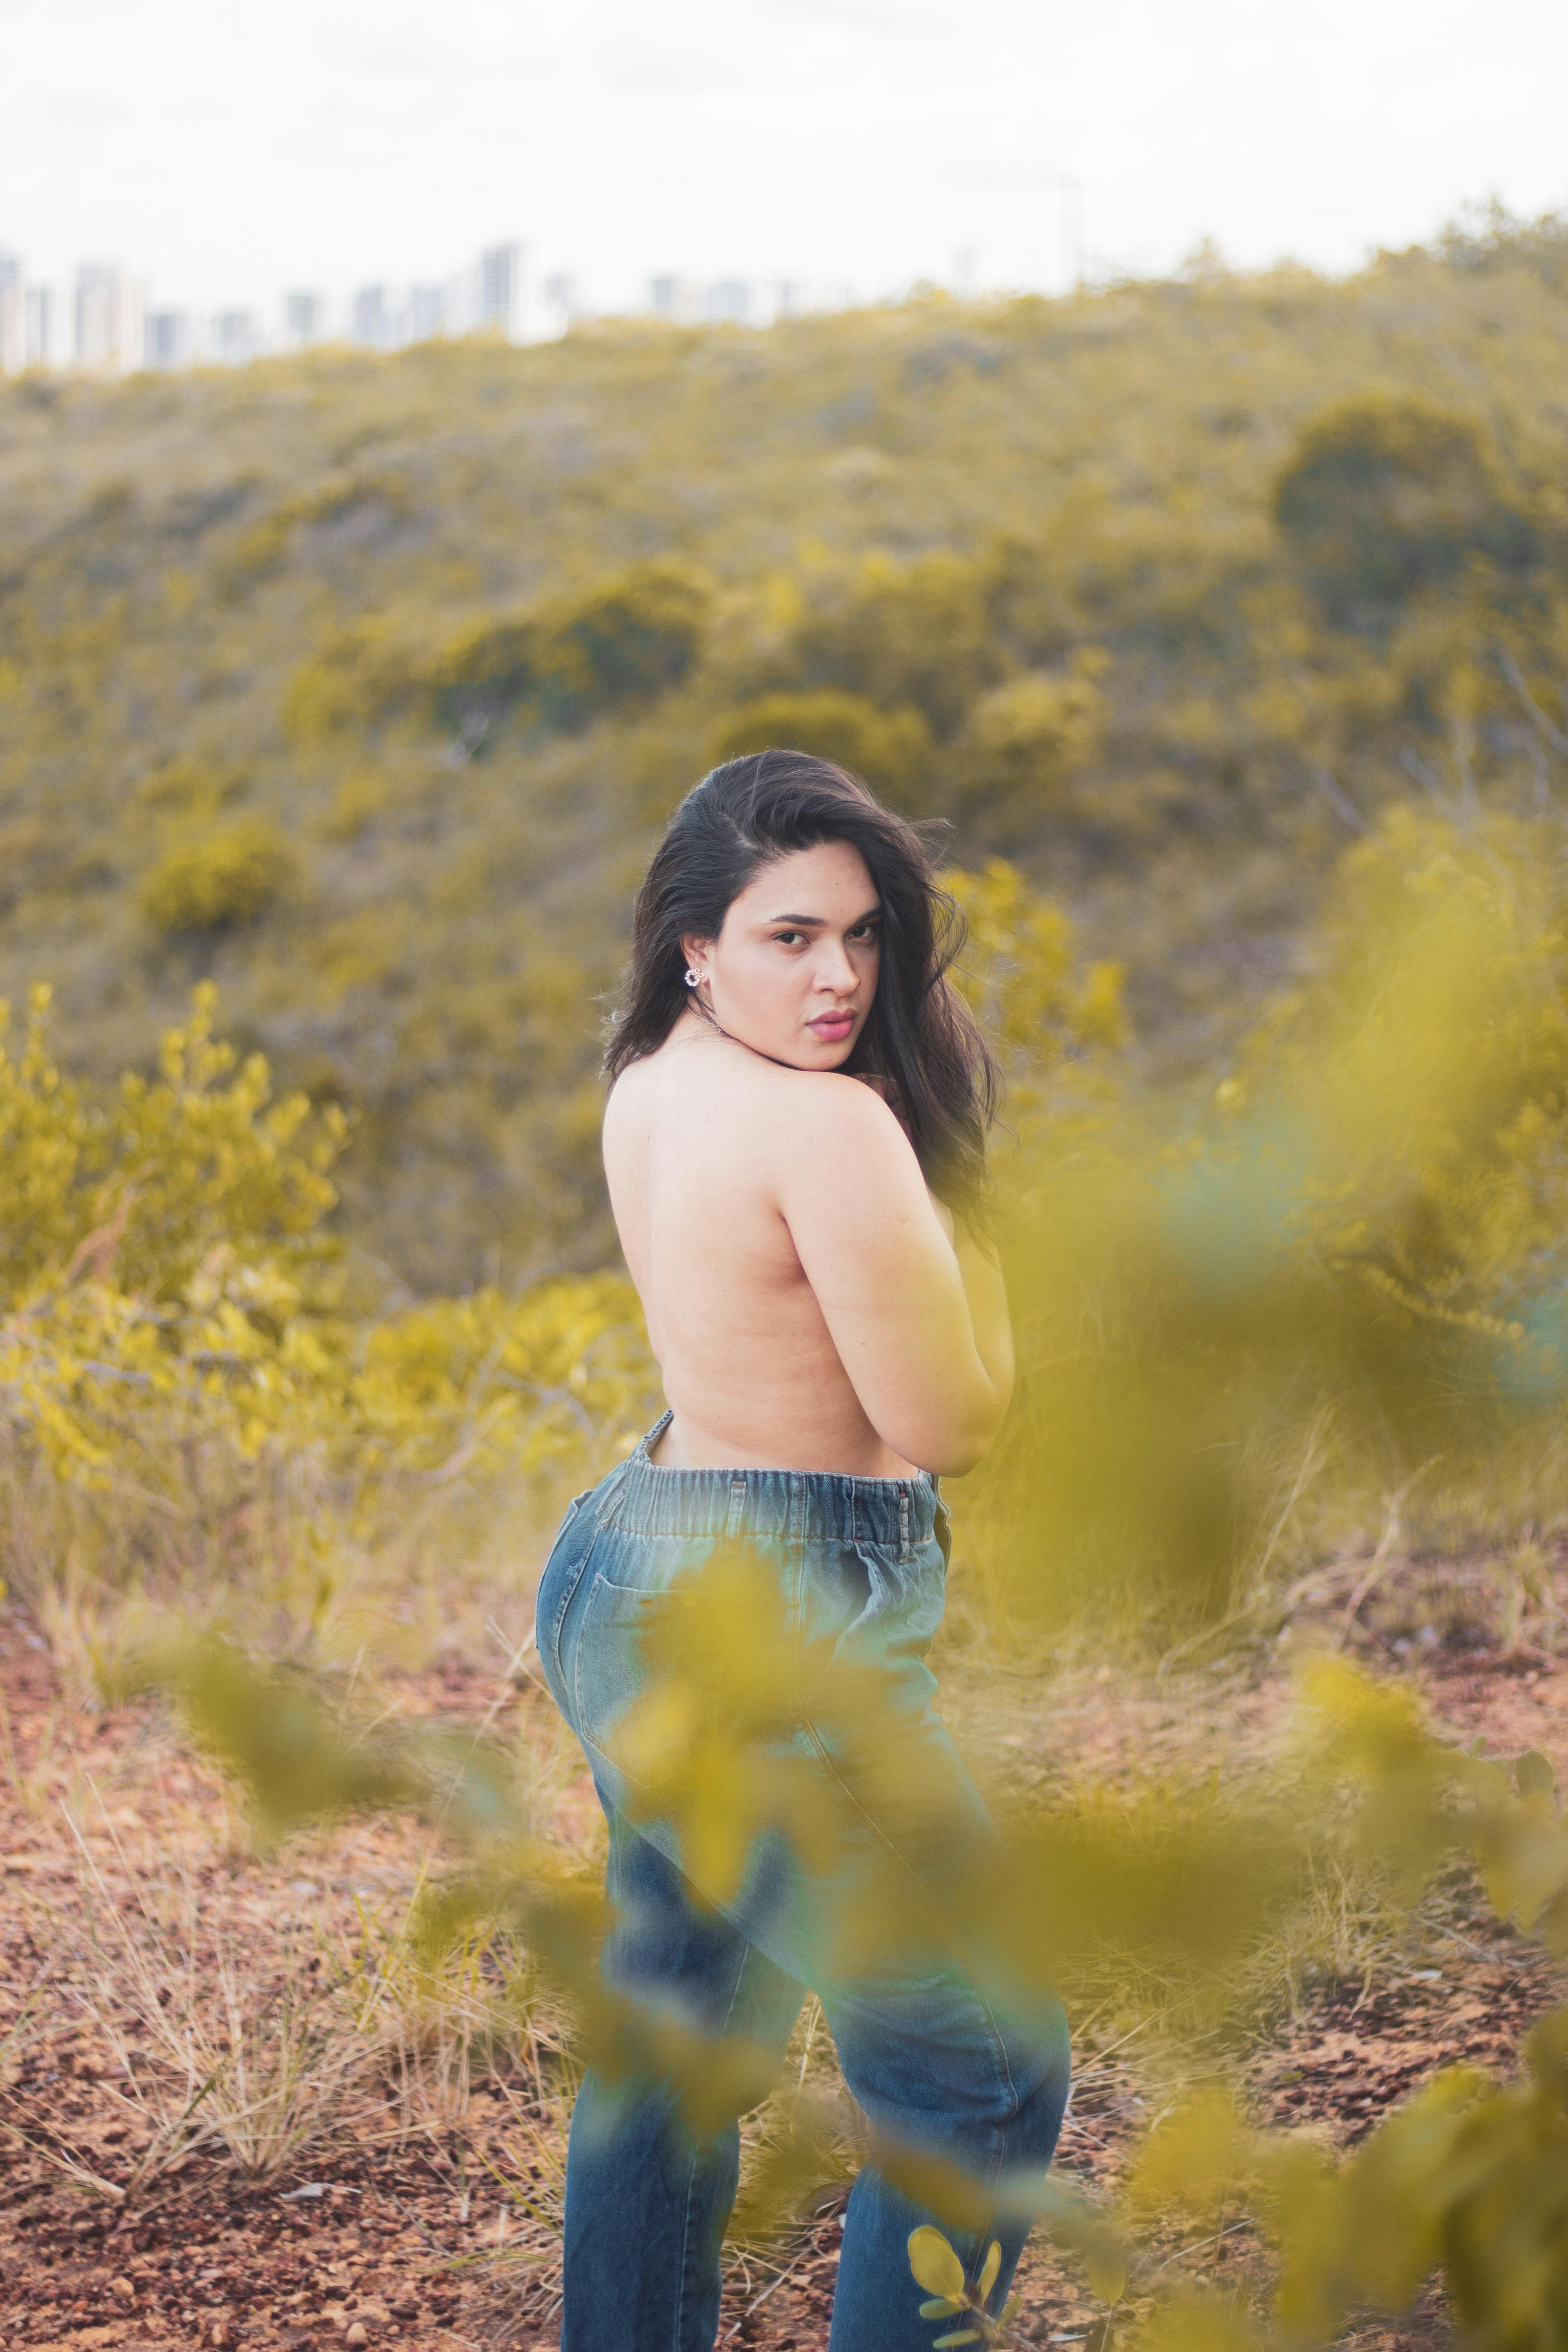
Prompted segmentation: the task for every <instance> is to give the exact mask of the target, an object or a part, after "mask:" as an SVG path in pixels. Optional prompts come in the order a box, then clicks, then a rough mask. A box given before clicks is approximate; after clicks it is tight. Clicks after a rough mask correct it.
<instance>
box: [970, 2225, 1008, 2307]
mask: <svg viewBox="0 0 1568 2352" xmlns="http://www.w3.org/2000/svg"><path fill="white" fill-rule="evenodd" d="M1001 2267H1002V2242H1001V2240H1000V2239H999V2238H993V2239H992V2241H991V2251H990V2252H989V2253H988V2254H987V2255H986V2257H985V2261H984V2264H983V2266H982V2268H981V2273H980V2284H979V2287H978V2288H977V2289H976V2294H977V2297H978V2300H979V2301H980V2302H982V2303H984V2301H985V2299H986V2297H987V2296H988V2295H989V2294H990V2293H991V2290H992V2288H993V2287H994V2285H995V2284H996V2273H997V2272H998V2271H999V2270H1000V2269H1001Z"/></svg>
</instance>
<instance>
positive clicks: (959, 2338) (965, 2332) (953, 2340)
mask: <svg viewBox="0 0 1568 2352" xmlns="http://www.w3.org/2000/svg"><path fill="white" fill-rule="evenodd" d="M979 2341H980V2330H979V2328H978V2327H958V2328H955V2329H954V2330H953V2332H952V2335H951V2336H938V2337H937V2339H936V2352H942V2347H943V2345H944V2344H978V2343H979Z"/></svg>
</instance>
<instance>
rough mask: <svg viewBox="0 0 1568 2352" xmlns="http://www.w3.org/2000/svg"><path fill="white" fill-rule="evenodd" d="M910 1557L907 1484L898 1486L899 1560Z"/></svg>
mask: <svg viewBox="0 0 1568 2352" xmlns="http://www.w3.org/2000/svg"><path fill="white" fill-rule="evenodd" d="M911 1557H912V1554H911V1553H910V1490H909V1488H908V1487H907V1486H900V1488H899V1558H900V1560H904V1559H910V1558H911Z"/></svg>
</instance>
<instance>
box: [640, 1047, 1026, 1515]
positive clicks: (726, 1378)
mask: <svg viewBox="0 0 1568 2352" xmlns="http://www.w3.org/2000/svg"><path fill="white" fill-rule="evenodd" d="M604 1143H605V1171H606V1174H607V1177H608V1180H609V1189H610V1200H611V1205H612V1207H613V1209H614V1212H615V1217H616V1226H617V1229H618V1231H619V1234H620V1239H621V1246H622V1249H623V1250H624V1252H625V1254H626V1263H627V1265H628V1266H629V1268H630V1270H631V1275H632V1279H633V1281H634V1282H635V1283H636V1285H637V1292H638V1295H639V1296H640V1297H641V1299H642V1303H643V1309H644V1313H645V1315H646V1317H647V1327H648V1336H649V1339H650V1340H651V1342H652V1345H653V1349H654V1353H655V1355H656V1356H657V1358H658V1362H659V1366H660V1369H661V1370H662V1372H663V1375H664V1387H665V1394H666V1396H667V1398H668V1402H669V1403H670V1406H671V1407H672V1409H673V1412H674V1420H673V1422H672V1424H671V1426H670V1428H669V1430H668V1432H667V1433H666V1436H665V1438H664V1440H663V1441H662V1443H661V1445H660V1447H659V1449H658V1460H659V1461H660V1463H661V1464H663V1465H666V1466H669V1467H687V1466H689V1467H734V1468H739V1469H760V1468H775V1469H794V1470H806V1471H828V1472H834V1471H837V1472H840V1473H845V1474H848V1475H856V1476H862V1477H900V1476H907V1475H909V1473H910V1470H911V1468H915V1467H921V1468H935V1469H947V1468H952V1467H958V1468H966V1467H968V1466H969V1456H970V1451H971V1449H970V1447H969V1445H968V1443H967V1440H966V1439H965V1438H964V1436H963V1433H962V1432H960V1433H958V1434H957V1435H955V1434H953V1430H954V1428H955V1427H956V1423H954V1412H955V1399H956V1400H957V1407H956V1409H957V1410H958V1412H959V1417H960V1419H961V1420H962V1417H963V1412H964V1411H965V1410H970V1408H969V1406H968V1394H969V1391H977V1390H978V1389H979V1388H984V1389H985V1390H986V1392H987V1395H988V1396H989V1392H990V1388H991V1381H990V1380H989V1378H988V1375H987V1373H986V1371H985V1370H984V1367H983V1366H982V1364H981V1362H980V1360H979V1357H978V1354H977V1350H976V1343H975V1339H974V1335H973V1326H972V1320H971V1315H970V1311H969V1302H968V1299H967V1297H966V1296H965V1290H964V1280H963V1273H962V1272H961V1270H960V1266H959V1263H958V1259H957V1257H956V1256H955V1254H954V1249H953V1244H952V1239H951V1238H950V1230H951V1220H950V1219H946V1218H945V1213H943V1212H942V1211H941V1210H940V1209H939V1208H938V1206H937V1204H936V1203H935V1202H933V1201H932V1200H931V1195H930V1193H929V1192H927V1190H926V1187H925V1183H924V1181H923V1179H922V1178H921V1173H920V1169H919V1166H918V1163H917V1162H916V1160H915V1157H914V1153H913V1151H912V1150H911V1149H910V1145H909V1142H908V1140H907V1139H906V1138H905V1136H904V1134H903V1132H902V1130H901V1129H900V1126H899V1124H898V1121H897V1120H896V1119H895V1118H894V1117H893V1114H892V1112H891V1111H890V1110H889V1108H888V1107H887V1105H886V1104H885V1103H884V1102H882V1101H881V1100H880V1099H879V1097H878V1096H876V1095H875V1094H874V1093H873V1092H872V1091H871V1090H870V1089H869V1088H868V1087H865V1086H863V1085H861V1084H860V1083H859V1081H858V1080H857V1079H855V1078H850V1077H845V1076H841V1075H839V1074H837V1073H836V1072H828V1071H811V1070H800V1069H794V1068H790V1067H786V1066H780V1065H779V1064H776V1063H774V1062H772V1061H770V1060H768V1059H767V1058H766V1057H765V1056H763V1055H760V1054H756V1053H753V1052H752V1051H751V1050H750V1049H749V1048H747V1047H746V1046H744V1045H741V1044H739V1043H738V1042H737V1041H735V1040H733V1039H731V1038H729V1037H726V1036H723V1035H721V1034H715V1033H714V1032H713V1031H712V1030H711V1029H710V1028H708V1027H706V1026H704V1024H701V1023H700V1021H699V1020H698V1019H697V1018H696V1016H695V1015H690V1014H689V1015H688V1016H686V1018H684V1019H683V1020H682V1021H680V1022H679V1023H678V1024H677V1026H676V1028H675V1030H674V1031H673V1033H672V1034H671V1035H670V1037H669V1039H668V1041H667V1043H666V1044H665V1045H663V1046H662V1047H661V1048H660V1049H659V1051H658V1053H656V1054H652V1055H648V1057H647V1059H646V1060H644V1061H640V1062H637V1063H635V1064H633V1065H632V1066H631V1067H630V1068H628V1069H627V1070H626V1072H625V1073H624V1075H623V1076H622V1077H621V1078H620V1080H619V1081H618V1082H617V1084H616V1087H615V1089H614V1091H613V1093H612V1095H611V1097H610V1102H609V1106H608V1109H607V1111H606V1114H605V1137H604ZM944 1223H945V1225H946V1227H947V1228H948V1230H944ZM1009 1370H1010V1366H1009ZM1003 1402H1005V1394H1004V1397H1003ZM991 1418H992V1425H994V1415H993V1416H992V1417H991ZM989 1435H990V1428H989V1427H987V1428H986V1429H985V1431H984V1436H983V1437H982V1439H981V1441H980V1444H979V1446H978V1447H977V1448H976V1449H974V1454H975V1458H977V1454H978V1452H979V1451H983V1450H984V1443H985V1442H986V1440H988V1438H989ZM939 1457H941V1458H939Z"/></svg>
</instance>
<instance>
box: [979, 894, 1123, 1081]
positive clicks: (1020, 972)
mask: <svg viewBox="0 0 1568 2352" xmlns="http://www.w3.org/2000/svg"><path fill="white" fill-rule="evenodd" d="M942 885H943V887H944V888H946V889H947V890H949V891H950V892H951V893H952V897H953V898H956V900H957V901H958V904H959V907H960V908H961V909H962V910H963V919H964V922H965V925H966V926H967V930H968V937H967V939H966V940H965V942H964V949H963V955H962V956H961V957H960V959H959V961H958V964H957V965H956V967H955V969H954V972H953V978H954V980H955V981H956V982H957V983H958V987H959V989H960V991H961V992H962V993H963V996H964V997H965V998H966V999H967V1001H968V1003H969V1004H970V1006H971V1007H972V1009H973V1012H974V1013H975V1015H976V1017H977V1018H978V1019H979V1021H980V1024H981V1025H982V1027H983V1028H984V1032H985V1034H986V1036H987V1037H988V1038H989V1039H990V1040H991V1041H992V1043H993V1044H994V1046H995V1048H996V1051H997V1053H998V1055H999V1056H1000V1058H1001V1061H1002V1064H1003V1067H1004V1069H1005V1071H1006V1073H1007V1076H1008V1079H1009V1082H1010V1084H1011V1085H1012V1087H1014V1089H1015V1091H1016V1090H1017V1088H1019V1087H1025V1088H1027V1087H1029V1086H1031V1085H1033V1084H1037V1082H1038V1081H1039V1080H1040V1079H1041V1078H1043V1077H1044V1076H1047V1074H1048V1073H1049V1072H1050V1071H1051V1070H1052V1069H1054V1068H1055V1067H1056V1066H1057V1065H1058V1063H1059V1062H1061V1061H1062V1060H1064V1059H1066V1058H1068V1057H1076V1056H1079V1055H1083V1054H1085V1053H1087V1052H1089V1051H1092V1050H1093V1049H1094V1048H1096V1047H1102V1046H1113V1045H1121V1043H1122V1042H1123V1040H1124V1038H1125V1035H1126V1021H1125V1017H1124V1014H1123V1012H1122V1005H1121V986H1122V978H1123V975H1122V971H1121V965H1120V964H1116V963H1093V964H1090V965H1089V969H1088V970H1087V971H1080V970H1079V966H1078V963H1077V960H1076V958H1075V955H1074V951H1073V938H1072V926H1071V924H1070V923H1069V922H1068V919H1067V917H1066V916H1065V915H1064V914H1063V913H1062V912H1061V910H1060V908H1058V907H1053V906H1052V905H1051V904H1050V902H1049V901H1048V900H1047V899H1044V898H1037V897H1036V895H1035V893H1034V892H1033V891H1032V890H1031V889H1030V888H1029V886H1028V884H1027V882H1026V880H1025V878H1024V877H1023V875H1022V874H1020V872H1019V871H1018V868H1017V867H1016V866H1012V865H1009V864H1008V862H1007V860H1006V859H1005V858H1003V857H993V858H990V859H988V860H987V862H986V864H985V866H984V868H983V870H982V871H981V872H980V873H978V874H965V873H962V872H953V873H950V874H944V875H943V876H942Z"/></svg>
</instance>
